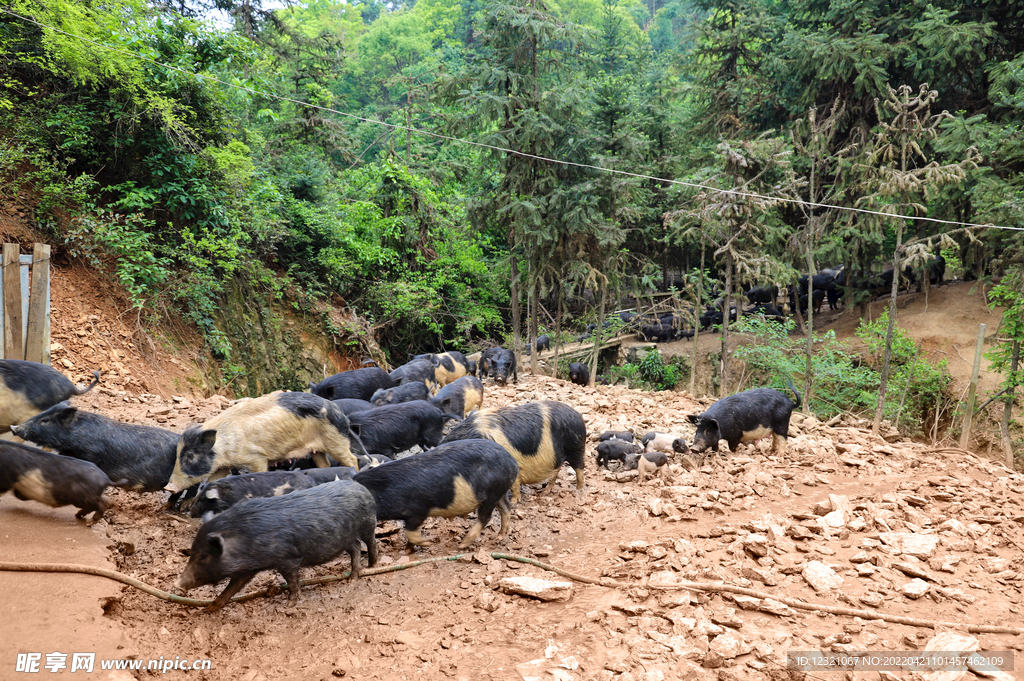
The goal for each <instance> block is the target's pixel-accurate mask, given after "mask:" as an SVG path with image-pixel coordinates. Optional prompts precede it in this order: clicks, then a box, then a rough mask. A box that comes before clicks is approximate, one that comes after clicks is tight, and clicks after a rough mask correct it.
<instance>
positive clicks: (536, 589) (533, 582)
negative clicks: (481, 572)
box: [498, 577, 573, 601]
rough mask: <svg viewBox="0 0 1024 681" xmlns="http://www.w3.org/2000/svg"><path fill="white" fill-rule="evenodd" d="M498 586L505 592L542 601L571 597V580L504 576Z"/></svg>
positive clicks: (563, 599) (565, 599) (561, 599)
mask: <svg viewBox="0 0 1024 681" xmlns="http://www.w3.org/2000/svg"><path fill="white" fill-rule="evenodd" d="M498 586H499V587H500V588H501V590H502V591H504V592H505V593H512V594H519V595H521V596H530V597H532V598H537V599H539V600H542V601H567V600H569V599H570V598H572V588H573V587H572V582H553V581H550V580H547V579H538V578H536V577H505V578H504V579H502V580H501V581H500V582H498Z"/></svg>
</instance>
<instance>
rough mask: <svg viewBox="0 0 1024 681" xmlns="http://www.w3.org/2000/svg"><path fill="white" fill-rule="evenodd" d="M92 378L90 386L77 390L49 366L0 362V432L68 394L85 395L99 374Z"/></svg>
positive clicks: (23, 361)
mask: <svg viewBox="0 0 1024 681" xmlns="http://www.w3.org/2000/svg"><path fill="white" fill-rule="evenodd" d="M92 375H93V381H92V383H90V384H89V385H88V386H86V387H85V388H83V389H82V390H79V389H78V388H76V387H75V384H74V383H72V382H71V381H70V380H68V377H67V376H65V375H64V374H62V373H61V372H59V371H57V370H56V369H54V368H53V367H49V366H46V365H45V364H40V363H39V362H26V361H25V360H22V359H0V433H6V432H7V431H8V430H9V429H10V427H11V426H12V425H15V424H18V423H24V422H25V421H28V420H29V419H30V418H32V417H33V416H35V415H36V414H38V413H39V412H41V411H45V410H47V409H49V408H50V407H52V406H53V405H55V404H57V403H58V402H63V401H64V400H66V399H68V398H69V397H71V396H72V395H83V394H85V393H87V392H89V391H90V390H92V389H93V387H94V386H95V385H96V384H97V383H99V381H100V372H98V371H94V372H92Z"/></svg>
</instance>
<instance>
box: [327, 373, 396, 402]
mask: <svg viewBox="0 0 1024 681" xmlns="http://www.w3.org/2000/svg"><path fill="white" fill-rule="evenodd" d="M394 387H395V381H394V380H393V379H392V378H391V376H389V375H388V373H387V372H386V371H384V370H383V369H381V368H380V367H366V368H365V369H353V370H352V371H342V372H341V373H339V374H334V375H333V376H328V377H327V378H325V379H324V380H322V381H320V382H319V383H313V382H312V381H310V383H309V391H310V392H311V393H313V394H314V395H317V396H318V397H322V398H324V399H325V400H341V399H346V398H348V399H355V400H369V399H370V398H371V397H373V393H375V392H377V391H378V390H386V389H388V388H394Z"/></svg>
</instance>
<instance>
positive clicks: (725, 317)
mask: <svg viewBox="0 0 1024 681" xmlns="http://www.w3.org/2000/svg"><path fill="white" fill-rule="evenodd" d="M731 306H732V255H731V254H730V253H729V252H726V254H725V296H724V298H723V299H722V369H721V372H720V374H719V376H720V378H721V382H720V383H719V385H718V396H719V397H725V396H726V395H728V394H729V317H730V314H729V313H730V312H731V310H730V309H729V308H730V307H731ZM797 307H799V305H797Z"/></svg>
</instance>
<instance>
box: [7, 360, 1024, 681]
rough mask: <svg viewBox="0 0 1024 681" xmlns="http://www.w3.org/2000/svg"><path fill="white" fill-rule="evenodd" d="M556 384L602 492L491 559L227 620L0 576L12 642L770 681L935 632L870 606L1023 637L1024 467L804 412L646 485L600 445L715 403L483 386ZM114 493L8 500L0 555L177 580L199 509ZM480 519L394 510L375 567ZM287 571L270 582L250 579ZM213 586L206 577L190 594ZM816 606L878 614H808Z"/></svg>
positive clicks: (344, 673) (382, 671) (323, 570)
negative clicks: (95, 504)
mask: <svg viewBox="0 0 1024 681" xmlns="http://www.w3.org/2000/svg"><path fill="white" fill-rule="evenodd" d="M546 398H550V399H558V400H561V401H564V402H567V403H568V404H571V405H573V406H574V407H576V408H577V409H578V410H579V411H580V412H581V413H582V414H583V416H584V419H585V420H586V422H587V427H588V432H589V434H590V440H591V442H590V443H588V447H587V457H586V487H585V489H584V490H583V492H582V493H577V492H576V491H575V489H574V488H573V486H572V484H571V478H572V476H571V475H570V474H569V473H567V472H563V473H562V475H561V476H560V479H559V481H558V484H557V487H556V491H555V492H554V493H553V494H547V495H539V494H536V493H535V490H528V491H527V492H526V494H524V497H523V501H522V502H521V503H520V504H519V505H518V506H517V507H516V508H515V510H514V512H513V518H512V533H511V535H510V537H509V538H508V539H507V540H505V541H503V542H498V541H496V540H495V529H494V528H493V527H492V528H489V529H487V530H485V531H484V533H483V534H482V536H481V539H480V541H479V542H478V544H477V545H476V546H474V547H473V551H476V553H475V554H467V556H466V557H465V558H463V559H461V560H458V561H455V562H447V561H444V562H442V563H435V564H432V565H431V564H428V565H424V566H421V567H414V568H411V569H408V570H403V571H399V572H388V573H386V574H382V575H377V576H370V575H365V576H364V577H362V578H361V579H360V580H359V581H358V582H355V583H345V582H342V583H333V584H329V585H326V586H321V587H305V588H304V589H303V591H302V597H301V600H300V601H299V603H298V605H297V606H295V607H288V606H287V605H286V604H285V602H284V600H283V596H282V595H280V594H278V595H276V596H274V597H272V598H270V599H266V598H257V599H255V600H252V601H249V602H247V603H244V604H232V605H229V606H227V608H225V609H224V610H223V611H221V612H218V613H215V614H203V613H201V612H199V611H196V610H192V609H187V608H184V607H182V606H179V605H174V604H170V603H165V602H163V601H159V600H156V599H154V598H152V597H150V596H148V595H145V594H142V593H140V592H138V591H135V590H134V589H130V588H127V587H122V586H120V585H118V584H116V583H114V582H108V581H103V580H100V579H99V578H97V577H90V576H84V575H56V574H45V573H42V574H39V573H11V572H0V589H3V590H4V592H5V593H9V594H15V595H17V596H16V601H14V602H13V607H15V608H17V609H18V612H19V613H20V614H19V616H18V617H16V618H7V619H5V620H4V622H3V623H0V640H3V641H5V646H6V647H7V648H6V649H7V650H9V651H11V650H17V651H40V650H43V648H45V651H46V652H50V651H51V650H56V651H63V652H70V651H72V650H74V651H78V650H95V651H97V652H98V653H99V657H101V658H104V657H116V658H134V659H140V660H143V661H144V662H146V661H148V660H149V659H157V658H158V657H160V656H163V657H165V658H172V657H174V656H181V657H182V658H185V659H189V660H193V659H196V658H199V659H209V660H211V664H212V670H211V671H209V672H198V673H195V672H194V673H192V674H190V675H189V678H196V679H203V680H204V681H213V680H214V679H224V678H232V679H244V680H246V681H270V680H271V679H274V680H276V679H318V680H319V679H330V678H339V677H345V678H354V679H381V680H385V679H387V680H390V679H402V678H408V679H412V678H418V679H429V680H435V679H494V680H495V681H507V680H508V679H515V678H523V679H527V680H532V679H548V678H555V679H560V680H562V681H568V680H571V679H580V680H583V679H600V680H602V681H617V680H622V681H630V680H634V681H640V680H643V681H656V680H664V679H692V680H694V681H696V680H701V679H716V680H718V681H735V680H737V679H740V680H748V679H749V680H750V681H761V680H764V679H779V678H787V676H786V673H785V672H784V671H783V667H784V666H785V655H786V651H788V650H809V649H822V650H830V651H833V652H840V653H842V652H853V651H860V650H881V651H899V650H908V649H910V650H913V649H920V648H923V647H924V646H925V644H926V643H928V642H929V641H930V640H931V639H932V638H933V637H934V636H935V635H936V633H937V631H936V630H933V629H931V628H921V627H919V626H911V625H909V624H899V623H895V622H893V623H886V622H882V621H878V620H870V619H866V617H867V615H868V614H870V613H878V614H882V613H884V614H887V615H895V616H899V617H904V618H913V619H915V620H920V621H922V622H949V623H955V624H948V625H941V624H940V625H937V628H938V630H939V631H946V630H951V629H955V630H956V631H957V632H964V633H965V628H966V627H967V626H973V625H992V626H996V627H1000V626H1001V627H1010V629H1008V630H1006V631H1013V628H1014V627H1017V628H1018V629H1017V631H1018V632H1024V630H1021V629H1019V627H1020V624H1021V616H1020V612H1021V610H1020V607H1021V602H1020V586H1021V581H1020V580H1021V574H1022V565H1021V562H1020V561H1021V550H1022V547H1024V505H1022V500H1024V477H1022V476H1021V475H1020V474H1012V475H1010V474H1008V473H1007V471H1006V470H1005V469H1003V468H1001V467H1000V466H999V465H997V464H993V463H991V462H988V461H985V460H983V459H980V458H977V457H974V456H973V455H970V454H967V453H964V452H959V451H956V450H941V449H930V448H928V447H927V446H924V445H918V444H914V443H908V442H885V441H883V440H881V439H872V438H871V437H870V435H869V434H867V432H866V431H864V430H863V429H862V428H860V427H859V424H857V423H856V422H846V423H841V424H837V427H827V426H825V425H824V424H821V423H818V422H816V421H814V420H806V421H805V420H803V419H802V418H801V417H800V416H799V415H796V416H794V419H793V427H792V429H791V439H790V442H789V446H788V448H787V451H786V453H785V454H784V455H778V454H772V453H771V452H770V451H769V450H768V449H767V447H766V444H767V443H766V442H765V441H762V442H761V443H759V444H758V445H756V446H743V447H741V448H740V450H739V451H738V452H737V453H735V454H728V453H722V454H717V455H716V454H712V455H710V456H709V457H708V458H707V460H706V461H704V462H703V465H701V466H700V467H699V468H697V469H695V470H691V469H692V465H690V464H687V462H685V461H683V460H678V459H677V460H676V461H674V462H673V464H672V469H673V472H674V475H673V477H672V478H671V479H655V480H652V481H648V482H647V483H646V484H644V485H638V484H637V482H636V478H635V476H636V473H635V472H633V471H628V472H624V473H620V472H614V471H612V472H605V471H602V470H598V469H597V468H596V467H595V464H594V458H593V451H594V450H593V447H594V444H595V443H594V442H593V440H594V438H595V437H596V435H597V434H598V433H600V432H601V431H603V430H604V429H606V428H609V427H611V428H616V429H622V428H631V429H634V430H635V431H636V432H638V433H643V432H645V431H646V430H647V429H650V428H657V429H660V430H665V431H675V432H678V433H680V434H682V435H684V436H686V437H687V439H688V440H689V439H690V438H691V437H692V427H691V426H689V424H688V423H687V422H686V419H685V415H686V414H687V413H693V412H696V411H700V410H701V409H702V408H703V406H704V405H706V404H708V403H709V402H708V401H699V400H695V399H693V398H691V397H690V396H689V395H687V394H685V393H671V392H669V393H641V392H638V391H632V390H625V389H622V388H616V387H598V388H596V389H589V388H580V387H578V386H573V385H571V384H568V383H566V382H563V381H557V380H554V379H546V378H533V377H524V378H523V379H522V380H521V381H520V383H519V384H518V385H517V386H509V387H507V388H499V387H496V386H494V385H491V384H488V385H487V387H486V397H485V401H486V404H488V405H489V406H499V405H506V404H520V403H523V402H527V401H532V400H537V399H546ZM76 401H77V403H78V404H80V405H82V406H84V407H86V408H88V409H91V410H95V411H99V412H101V413H105V414H108V415H110V416H114V417H117V418H120V419H123V420H127V421H134V422H139V423H148V424H152V425H161V426H163V427H170V428H174V429H176V430H180V429H181V428H182V427H183V426H184V425H185V424H186V423H188V422H189V421H193V420H202V419H205V418H208V417H210V416H212V415H214V414H216V413H218V412H219V411H221V410H222V409H224V408H225V407H226V406H227V405H228V404H230V402H229V401H228V400H225V399H223V398H220V397H214V398H210V399H206V400H195V401H189V400H181V399H178V400H164V399H160V398H158V397H156V396H141V395H140V396H133V395H131V394H125V393H122V392H120V391H113V390H110V389H108V388H99V389H97V390H96V391H94V392H93V393H91V394H89V395H86V396H84V397H83V398H80V399H77V400H76ZM111 496H112V497H113V499H114V506H113V507H112V509H111V510H110V511H108V513H107V515H106V516H105V517H104V519H103V520H102V521H100V522H99V523H98V524H96V525H95V526H94V527H92V528H86V527H84V526H83V525H82V524H81V523H80V522H78V521H75V520H74V518H73V517H72V515H73V510H71V509H68V508H65V509H59V510H57V511H50V510H48V509H45V508H44V507H42V506H40V505H38V504H36V503H34V502H20V501H17V500H16V499H13V498H11V497H4V498H3V499H2V500H0V522H2V523H3V525H4V527H5V533H6V536H7V537H8V539H7V540H6V543H5V556H4V560H5V561H40V562H60V563H65V562H79V563H87V564H92V565H104V564H108V565H109V566H110V567H113V568H114V569H117V570H120V571H121V572H124V573H128V574H130V575H132V576H134V577H135V578H137V579H140V580H142V581H144V582H147V583H149V584H152V585H154V586H156V587H158V588H161V589H168V588H171V584H172V583H173V580H174V579H175V577H176V576H177V574H178V573H179V572H180V571H181V569H182V568H183V566H184V564H185V562H186V560H187V558H186V557H185V555H184V554H185V552H186V551H187V550H188V547H189V545H190V543H191V541H192V537H193V536H194V534H195V531H196V528H197V527H198V523H199V521H198V520H195V519H191V518H187V517H178V516H174V515H170V514H168V513H166V512H163V511H161V510H160V506H161V504H162V503H163V500H164V498H165V497H166V493H157V494H143V495H140V494H136V493H131V492H123V491H120V490H114V491H112V493H111ZM469 522H470V521H469V520H466V519H454V520H446V519H432V520H430V521H428V523H427V525H426V526H425V534H426V536H427V537H429V538H431V539H433V540H435V541H436V544H435V545H434V546H433V547H430V548H428V549H421V550H418V551H416V552H414V553H412V554H409V553H408V551H407V550H406V546H405V539H404V535H403V533H402V532H400V531H398V528H397V527H396V526H395V524H394V523H387V524H384V525H383V526H382V527H381V528H380V529H379V530H378V540H379V544H380V553H381V557H380V565H381V566H383V567H399V566H401V564H403V563H406V562H409V561H416V560H419V559H420V558H426V557H441V556H450V555H453V554H455V553H457V550H456V543H457V542H458V540H459V539H460V538H461V536H462V535H463V533H464V532H465V529H466V528H467V527H468V526H469ZM488 552H501V553H508V554H513V555H521V556H524V557H526V558H529V559H533V560H539V561H541V562H543V563H547V564H552V565H554V566H556V567H558V568H560V569H563V570H568V571H569V572H570V573H575V574H578V575H582V576H583V577H586V578H591V579H597V580H602V579H604V580H611V581H606V582H605V583H606V586H598V585H594V584H586V583H581V582H576V583H575V584H574V586H573V588H572V595H571V596H570V597H569V598H568V600H565V601H560V602H559V601H556V602H542V601H537V600H533V599H530V598H526V597H522V596H517V595H512V594H508V593H505V591H504V590H503V588H502V586H501V584H502V580H504V579H506V578H509V577H521V576H533V577H536V578H540V579H547V580H557V581H563V582H564V581H567V580H566V579H564V578H563V577H559V576H558V575H556V574H554V573H551V572H546V571H544V570H542V569H539V568H537V567H534V566H530V565H522V564H520V563H516V562H508V561H505V560H500V559H497V560H496V559H494V558H493V557H491V556H490V555H488ZM345 569H347V558H342V559H341V560H339V561H336V562H334V563H332V564H328V565H325V566H320V567H317V568H310V569H306V570H304V571H303V577H304V578H308V577H312V576H322V575H331V574H338V573H340V572H341V571H343V570H345ZM278 579H279V578H278V577H277V576H276V575H274V574H270V573H263V574H262V575H260V576H259V577H258V578H257V579H256V581H255V582H254V583H253V584H252V585H250V587H249V589H250V590H256V589H259V588H262V587H264V586H268V585H271V584H274V583H276V582H277V581H278ZM569 581H571V580H569ZM684 582H699V583H707V584H710V585H712V588H716V587H714V586H713V585H714V584H719V583H721V584H724V585H725V586H724V587H717V590H715V591H711V592H691V591H688V590H686V589H680V588H679V585H680V584H682V583H684ZM730 589H732V590H733V591H732V592H730V591H729V590H730ZM736 589H739V592H736ZM172 590H173V589H172ZM744 590H747V591H744ZM215 593H216V590H215V589H214V588H212V587H204V588H202V589H200V590H198V591H195V592H193V593H192V594H191V595H193V596H196V597H209V596H212V595H213V594H215ZM742 593H747V594H748V595H741V594H742ZM749 594H753V596H752V597H751V596H750V595H749ZM793 599H795V600H793ZM800 603H808V604H820V605H822V606H825V607H827V608H832V609H833V611H834V612H835V613H840V612H842V610H841V609H842V608H847V609H853V610H852V611H851V612H859V613H861V614H862V615H863V616H862V617H857V616H851V615H849V614H847V615H843V614H826V613H825V612H819V613H814V612H809V611H805V610H801V609H800V608H799V607H798V606H799V605H800ZM787 604H788V605H787ZM836 608H840V610H836ZM57 613H60V614H59V615H58V614H57ZM872 616H873V615H872ZM53 617H60V618H62V621H67V622H68V626H65V627H62V628H61V633H60V636H59V638H54V637H53V636H52V635H50V634H45V633H44V632H46V631H48V627H47V624H46V622H47V618H53ZM995 631H1000V629H993V630H991V632H995ZM969 640H970V641H973V643H968V644H969V645H977V646H979V647H980V649H981V650H1007V649H1011V650H1016V651H1022V650H1024V633H1018V634H1016V635H1014V634H1006V633H1003V634H999V633H982V634H974V635H972V636H971V637H970V639H969ZM946 645H949V644H946ZM958 645H959V644H958ZM51 646H52V647H51ZM9 657H10V659H13V656H9ZM1018 667H1019V663H1018ZM814 676H818V677H821V676H822V675H821V674H820V673H819V674H816V675H814ZM109 678H110V679H115V678H116V679H118V680H123V679H127V678H129V677H128V676H110V677H109ZM131 678H134V677H131ZM139 678H149V677H148V676H140V677H139ZM853 678H856V679H862V678H863V679H867V678H875V675H874V674H870V675H868V674H864V673H858V674H857V675H855V676H854V677H853ZM990 678H995V679H998V680H1000V681H1001V680H1003V679H1011V678H1017V679H1021V678H1024V674H1022V672H1021V671H1020V670H1018V671H1017V672H1015V673H1014V674H1004V673H997V674H995V676H994V677H990Z"/></svg>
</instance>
